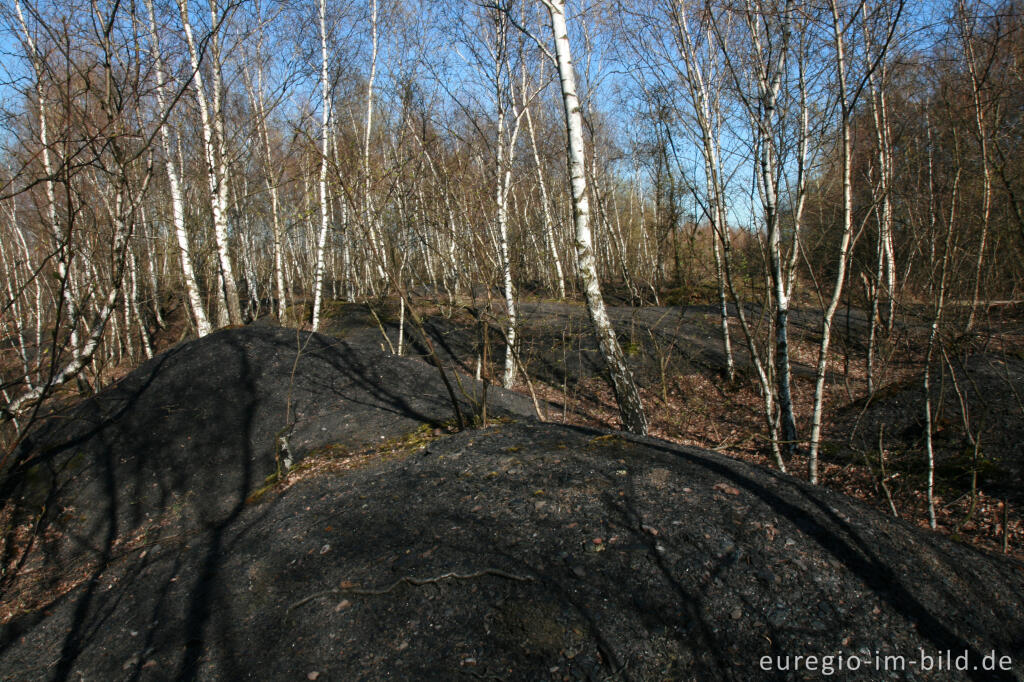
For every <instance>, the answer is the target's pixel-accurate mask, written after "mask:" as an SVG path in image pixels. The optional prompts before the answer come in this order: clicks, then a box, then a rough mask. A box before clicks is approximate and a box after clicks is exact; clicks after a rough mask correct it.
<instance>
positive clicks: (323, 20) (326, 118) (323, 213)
mask: <svg viewBox="0 0 1024 682" xmlns="http://www.w3.org/2000/svg"><path fill="white" fill-rule="evenodd" d="M326 5H327V0H320V1H319V3H318V6H319V8H320V86H321V88H322V91H323V92H322V96H323V118H322V120H321V123H320V236H319V238H318V239H317V244H316V271H315V274H314V277H313V331H317V330H319V329H320V306H321V305H322V302H323V288H324V250H325V247H326V245H327V228H328V221H327V154H328V149H329V147H328V144H329V138H330V122H331V93H330V83H329V82H328V78H327V7H326Z"/></svg>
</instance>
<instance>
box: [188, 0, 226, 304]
mask: <svg viewBox="0 0 1024 682" xmlns="http://www.w3.org/2000/svg"><path fill="white" fill-rule="evenodd" d="M176 2H177V3H178V11H179V13H180V15H181V24H182V30H183V32H184V35H185V41H186V43H187V44H188V51H189V57H190V59H191V63H192V71H193V76H192V78H193V81H194V84H195V92H196V100H197V102H198V104H199V116H200V122H201V127H202V133H203V151H204V158H205V160H206V177H207V185H208V191H209V197H210V208H211V211H212V212H213V233H214V239H215V241H216V244H217V264H218V274H219V280H220V285H221V286H220V291H219V292H218V293H219V296H218V298H219V300H220V302H221V307H220V309H221V310H222V311H223V310H225V309H226V310H227V316H228V323H229V324H241V323H242V312H241V306H240V304H239V301H238V289H237V286H236V284H235V278H234V268H233V267H232V263H231V253H230V250H229V246H228V217H227V204H228V201H227V199H228V194H227V192H228V185H227V154H226V150H225V149H224V110H223V92H222V83H221V76H220V72H221V71H220V64H219V50H218V45H219V38H218V34H219V30H220V28H219V24H218V21H219V20H218V11H217V2H216V0H210V16H211V20H212V26H213V27H214V28H213V30H214V33H213V35H212V36H211V38H210V48H211V55H212V56H213V59H214V64H213V68H212V69H211V71H212V73H213V78H212V80H213V100H212V102H211V101H210V99H209V98H208V97H207V94H206V87H205V86H204V84H203V74H202V70H201V65H200V61H199V49H198V46H197V45H196V40H195V36H194V34H193V31H192V23H191V21H190V19H189V16H188V0H176ZM211 109H212V111H211Z"/></svg>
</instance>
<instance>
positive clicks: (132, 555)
mask: <svg viewBox="0 0 1024 682" xmlns="http://www.w3.org/2000/svg"><path fill="white" fill-rule="evenodd" d="M531 306H536V307H531ZM523 311H524V315H523V330H524V331H523V335H522V341H523V346H522V349H523V350H522V359H523V364H524V365H525V367H526V369H527V372H528V374H529V376H530V377H531V381H532V382H533V384H534V391H535V392H536V393H538V394H539V396H541V397H543V399H544V402H543V403H541V410H542V411H543V412H545V413H546V419H547V423H540V422H539V421H537V420H536V419H535V418H534V416H533V413H534V407H533V403H532V401H531V400H530V399H529V398H528V397H527V394H528V393H529V391H528V390H525V391H522V392H520V393H518V394H517V393H513V392H509V391H504V390H502V389H500V388H497V387H494V386H492V387H491V388H490V389H489V390H488V401H487V402H488V413H489V415H490V416H491V419H490V420H489V422H488V424H487V425H486V426H485V427H481V426H479V425H477V426H476V427H475V428H470V429H467V430H464V431H461V432H457V433H456V432H454V428H453V427H454V424H453V415H454V413H453V410H452V406H451V403H450V402H449V400H448V399H447V393H446V391H445V390H444V388H443V385H442V383H441V381H440V380H439V375H438V373H437V369H436V368H433V367H430V366H429V365H428V364H427V363H425V362H422V361H420V360H418V359H416V358H413V357H406V358H400V357H395V356H394V355H392V354H391V353H390V352H387V351H384V350H381V349H380V346H381V345H382V344H383V345H384V346H385V347H386V346H387V343H385V340H384V338H383V336H382V335H381V333H380V331H379V329H378V328H377V324H376V321H375V320H374V316H373V315H372V314H371V313H370V312H369V310H368V309H367V308H366V307H365V306H356V305H342V304H336V305H333V306H331V317H330V319H329V323H328V324H327V325H326V329H325V330H324V331H325V332H326V333H325V334H323V335H309V334H306V333H299V332H296V331H295V330H292V329H286V328H280V327H277V326H274V325H270V324H260V323H257V324H253V325H249V326H247V327H244V328H239V329H228V330H223V331H220V332H217V333H215V334H212V335H210V336H208V337H206V338H204V339H201V340H198V341H190V342H187V343H182V344H179V345H175V346H173V347H172V348H171V349H170V350H169V351H167V352H165V353H163V354H161V355H159V356H158V357H156V358H154V359H153V360H151V361H149V362H147V363H145V364H143V365H142V366H141V367H140V368H138V369H137V370H135V371H132V372H130V373H127V374H126V375H125V376H124V377H123V378H121V379H120V380H119V381H118V382H116V383H115V384H114V385H113V386H111V387H110V388H108V389H106V390H104V391H102V392H100V393H99V394H97V395H96V396H94V397H93V398H91V399H89V400H86V401H84V402H82V403H80V404H77V405H75V406H70V407H68V408H66V409H63V410H61V411H60V412H59V413H57V414H54V415H53V416H52V417H51V419H50V420H49V421H47V422H46V423H44V424H43V425H42V427H41V428H40V429H38V430H37V431H36V432H35V433H34V434H33V435H32V438H31V439H30V440H29V441H28V442H26V443H25V445H24V446H23V447H22V449H21V450H20V451H19V453H18V460H17V462H16V464H15V466H14V467H13V468H12V469H10V470H8V471H6V472H5V476H4V477H3V481H2V487H0V501H2V504H3V507H2V509H0V521H2V524H3V528H4V536H3V546H2V560H3V563H2V567H3V572H2V575H0V603H2V613H0V623H2V629H0V671H2V674H0V676H2V677H3V678H4V679H12V680H37V679H54V680H67V679H73V680H77V679H97V678H98V679H145V680H149V679H225V678H232V679H244V678H258V679H310V680H316V679H319V680H335V679H337V680H354V679H395V678H398V679H523V680H526V679H530V680H535V679H553V680H577V679H600V680H605V679H607V680H613V679H625V680H654V679H673V680H690V679H692V680H705V679H726V680H754V679H794V680H795V679H818V678H820V677H823V676H830V675H831V674H833V673H834V671H835V670H842V671H843V676H844V679H865V680H868V679H871V680H874V679H879V678H881V677H888V678H893V679H951V680H952V679H977V680H992V679H996V680H998V679H1016V680H1024V618H1022V616H1021V614H1022V613H1024V564H1021V563H1020V562H1019V561H1018V560H1016V559H1014V558H1005V557H1002V556H998V555H996V554H995V553H992V552H987V551H982V550H979V549H978V548H975V547H972V546H970V544H968V543H965V542H953V541H951V540H950V539H948V538H945V537H942V536H941V535H939V534H936V533H931V532H926V531H923V530H922V529H920V528H918V527H916V526H919V525H920V523H907V522H906V521H905V520H904V519H893V518H891V515H890V514H889V513H888V512H886V511H885V507H883V508H882V509H881V510H880V509H872V508H871V506H870V505H864V504H862V503H861V502H859V501H857V500H854V499H852V498H851V497H849V496H846V495H842V494H839V493H838V492H835V491H832V490H829V489H828V488H827V487H824V486H810V485H808V484H806V483H804V482H801V481H800V480H798V478H794V477H791V476H785V475H781V474H779V473H778V472H775V471H772V470H771V469H770V468H769V467H766V466H760V465H759V464H760V463H761V461H758V458H761V459H762V460H763V458H764V455H763V450H764V448H763V444H762V443H761V441H759V439H758V438H757V436H755V435H754V434H755V433H756V432H757V430H758V423H757V420H756V417H751V416H749V415H751V414H753V415H756V400H755V398H756V395H755V394H753V392H752V391H751V390H750V388H749V387H748V385H749V383H750V379H749V376H748V375H746V374H744V375H743V376H744V377H745V378H741V379H740V380H738V381H737V382H735V383H734V384H728V382H726V381H725V380H724V379H722V378H721V377H720V376H719V375H718V374H717V373H716V372H718V371H720V369H721V368H720V366H718V365H716V364H715V363H716V362H717V360H716V357H718V358H720V357H721V356H720V355H718V356H716V353H719V351H718V350H716V337H715V330H716V327H715V321H714V316H713V311H712V310H711V309H703V310H702V309H696V308H694V309H690V308H688V309H685V310H680V309H673V310H662V311H658V310H656V309H644V310H641V311H640V312H635V311H631V310H628V309H625V308H616V309H615V311H614V315H615V318H616V324H617V325H618V326H619V328H620V331H621V332H622V334H623V339H624V341H625V343H627V344H629V345H628V346H627V347H628V348H629V349H630V350H629V355H630V358H631V362H633V363H634V370H635V371H636V373H637V375H638V376H639V377H640V378H641V383H642V385H643V386H644V389H643V390H644V393H645V397H646V398H647V403H648V405H651V406H653V409H652V417H653V424H654V431H655V433H654V435H656V436H669V437H670V438H671V439H673V440H676V441H687V440H689V441H692V442H695V443H696V442H701V443H703V445H704V446H705V447H708V446H713V447H717V448H718V449H719V450H721V451H722V452H714V451H712V450H707V449H698V448H695V447H688V446H685V445H680V444H678V443H674V442H670V440H665V439H662V438H637V437H632V436H628V435H625V434H621V433H618V432H615V431H612V430H609V429H608V428H606V427H614V426H615V425H616V417H615V414H614V411H613V410H612V408H611V404H610V402H609V396H608V395H607V394H606V393H607V391H606V389H604V388H603V381H602V380H601V370H600V365H599V364H597V363H596V362H595V356H594V352H593V346H592V344H591V340H590V339H588V337H587V335H586V333H585V329H586V326H585V324H583V323H584V322H585V316H581V315H582V312H583V311H582V309H581V308H579V307H578V306H573V305H568V304H561V303H554V302H543V301H540V302H536V303H532V304H527V305H524V306H523ZM376 312H377V317H378V318H379V319H380V320H381V322H382V326H383V328H384V331H385V332H386V333H388V335H389V337H390V342H391V343H392V344H394V343H395V342H396V340H397V335H396V334H395V333H394V332H395V331H396V330H395V328H394V326H393V324H394V322H395V321H396V319H395V318H396V317H397V311H395V310H392V309H391V308H389V307H388V306H381V307H379V308H378V309H377V310H376ZM427 312H428V313H429V315H428V318H427V319H428V324H429V326H430V328H431V330H432V335H433V336H434V338H435V339H436V341H437V347H438V351H439V353H441V354H442V355H443V356H444V357H445V359H446V360H448V361H451V360H457V361H458V362H460V363H462V365H463V369H464V374H463V375H462V376H460V377H459V380H458V383H461V386H462V389H463V390H464V392H463V391H460V395H461V396H462V401H461V409H462V410H463V412H464V413H465V414H467V415H472V414H473V413H474V411H476V410H477V409H478V408H479V404H478V401H479V396H480V395H481V391H482V385H481V384H479V383H476V382H474V381H473V380H472V378H471V376H472V374H473V373H474V371H475V367H474V357H475V344H476V339H477V338H478V335H477V332H478V327H477V326H475V325H474V323H473V318H472V317H471V316H469V315H468V313H465V312H464V311H463V312H459V313H456V312H454V311H444V310H443V309H437V310H433V311H430V310H427ZM446 312H451V313H452V314H450V315H446V314H445V313H446ZM673 315H674V316H675V319H673V318H672V316H673ZM797 317H798V318H799V317H800V316H799V315H798V316H797ZM808 324H811V323H810V322H809V323H808ZM644 325H646V326H644ZM631 326H632V328H633V329H635V332H634V333H635V335H634V336H633V337H630V336H629V334H630V329H631ZM567 330H568V331H567ZM651 332H653V333H651ZM495 335H498V332H497V327H493V328H491V330H490V332H489V336H495ZM645 337H646V339H645ZM673 338H674V339H679V341H677V342H676V345H675V346H674V347H673V346H671V342H670V341H669V339H673ZM700 339H703V341H701V340H700ZM684 342H685V343H684ZM648 344H649V345H648ZM498 348H499V346H498V345H497V344H496V345H495V349H498ZM659 348H660V349H662V350H661V351H659V350H658V349H659ZM684 348H685V352H684V350H683V349H684ZM669 349H671V353H670V352H669ZM411 351H412V353H413V354H415V353H417V352H421V351H422V349H421V348H418V347H417V346H416V345H415V344H414V346H413V348H412V349H411ZM658 353H661V355H659V354H658ZM666 356H668V357H669V358H670V362H663V359H664V357H666ZM491 357H497V358H500V357H502V356H501V355H500V350H495V352H493V353H492V354H491ZM658 358H661V359H659V360H657V361H655V359H658ZM663 366H664V367H667V368H668V370H671V371H668V370H666V372H664V374H663V372H662V369H661V368H662V367H663ZM955 366H956V365H955V361H954V367H955ZM1017 368H1019V365H1014V366H1012V367H1011V368H1010V369H1009V370H1008V371H1010V372H1015V371H1018V369H1017ZM493 371H494V368H492V372H493ZM894 371H895V370H894ZM741 372H743V367H742V362H741ZM906 372H907V373H908V374H907V376H913V368H912V367H908V368H907V369H906ZM801 373H802V370H798V371H797V374H798V376H799V375H800V374H801ZM663 376H664V380H663ZM993 376H994V377H995V378H998V376H999V375H998V374H997V373H994V374H993ZM1010 376H1011V378H1012V377H1013V375H1012V374H1011V375H1010ZM995 378H994V379H992V380H993V381H994V380H995ZM976 380H977V379H976ZM890 383H892V382H890ZM912 383H913V382H911V384H910V385H912ZM899 385H900V384H898V383H897V384H896V386H899ZM520 388H522V387H520ZM979 388H981V386H980V385H979ZM907 390H911V389H910V388H909V385H908V388H907ZM992 390H994V388H993V389H992ZM890 392H891V394H892V395H897V396H898V395H899V391H898V390H896V389H891V391H890ZM890 392H886V393H884V395H883V396H882V397H885V396H887V395H889V394H890ZM1001 392H1002V393H1006V392H1007V391H1006V389H1002V390H1001ZM802 397H804V398H806V395H805V394H802ZM909 399H911V398H910V397H908V400H909ZM879 402H880V404H881V402H882V401H879ZM871 407H872V406H869V409H868V410H866V411H865V416H864V417H862V418H861V423H862V424H867V423H869V418H868V416H867V415H869V414H871ZM851 409H856V408H855V407H854V408H851ZM979 411H980V409H975V410H974V411H972V412H971V415H975V417H974V418H978V417H977V416H976V415H978V412H979ZM879 419H880V420H881V419H885V420H886V421H884V422H882V423H886V424H889V423H895V422H894V421H893V419H890V418H888V417H885V416H884V415H882V416H880V417H879ZM716 420H717V421H718V424H717V425H715V426H714V427H712V426H711V424H712V423H713V422H715V421H716ZM563 422H564V423H563ZM970 423H974V422H970ZM861 428H865V430H866V427H861ZM949 428H950V429H952V428H955V422H954V424H953V425H951V426H950V427H949ZM887 429H888V427H887ZM982 432H983V433H984V430H982ZM898 435H900V434H894V441H893V442H895V436H898ZM906 437H907V438H909V437H910V436H909V435H908V436H906ZM282 438H283V439H284V442H286V443H287V446H288V447H287V451H285V452H283V451H282V449H281V443H282ZM701 439H703V440H701ZM840 440H841V439H838V438H835V439H834V441H833V442H839V441H840ZM983 442H984V441H983ZM886 448H887V450H889V449H891V448H892V449H893V451H892V453H893V454H892V455H891V461H892V462H895V461H896V460H897V457H896V455H895V449H894V448H895V446H894V445H886ZM988 448H989V449H990V450H991V449H992V446H988ZM725 453H728V456H727V454H725ZM289 454H290V455H291V456H292V457H294V459H295V460H296V463H295V465H294V466H293V467H292V469H291V470H290V471H288V472H287V473H283V472H282V471H281V469H280V464H281V461H282V459H283V458H284V457H286V456H287V455H289ZM843 456H845V455H843V454H842V451H841V450H840V449H839V448H838V447H837V448H836V450H835V451H829V453H828V458H829V467H828V468H827V470H826V471H827V473H828V480H829V482H830V483H832V484H835V483H834V482H835V481H836V480H842V479H841V476H840V475H839V474H837V473H836V471H835V470H834V469H833V467H835V468H836V469H838V470H840V471H843V470H845V471H846V472H856V467H858V466H860V465H859V464H857V463H856V462H844V461H842V459H841V457H843ZM743 459H750V460H755V461H754V462H748V461H743ZM887 461H890V460H887ZM889 466H893V467H895V464H891V465H889ZM1000 466H1005V465H1004V464H1000ZM791 469H794V470H796V471H797V472H798V473H799V462H796V461H794V462H791ZM891 470H895V469H891ZM845 475H848V476H851V477H853V476H855V473H847V474H845ZM863 475H864V476H867V474H863ZM908 477H909V474H908ZM865 480H868V481H869V480H870V479H865ZM898 480H899V479H895V480H893V481H892V485H891V487H895V485H896V483H897V481H898ZM981 480H983V481H985V484H986V485H988V479H981ZM865 485H867V484H865ZM840 487H841V486H840ZM866 490H868V491H870V488H867V489H866ZM873 502H874V503H875V506H876V507H877V506H879V503H878V500H873ZM897 503H898V506H899V508H900V511H901V516H903V517H905V518H911V519H913V520H914V521H915V522H916V521H917V518H918V515H916V514H915V513H911V509H912V507H911V506H910V502H904V501H903V500H902V498H898V501H897ZM978 518H979V519H980V518H982V516H981V515H980V513H979V515H978ZM979 534H980V533H979ZM1011 542H1013V540H1012V538H1011ZM990 544H991V543H990ZM1015 546H1016V545H1011V549H1012V548H1014V547H1015ZM922 651H923V652H925V654H921V652H922ZM945 652H952V656H953V657H958V656H960V655H961V654H963V655H965V656H966V657H967V659H966V660H967V664H968V667H967V669H965V670H953V671H950V670H938V669H935V667H934V665H933V666H932V668H933V669H932V670H924V668H925V665H923V663H925V661H924V659H922V658H921V656H922V655H928V656H933V654H934V655H939V654H943V655H944V654H945ZM764 656H768V657H770V658H769V659H768V660H769V662H768V664H767V665H766V664H765V659H764V658H763V657H764ZM794 656H802V657H807V656H818V657H819V658H818V659H816V662H815V663H814V664H813V665H811V664H810V663H809V661H808V660H807V659H806V658H804V662H803V664H802V669H800V670H797V671H794V670H792V668H793V667H794V658H793V657H794ZM825 656H831V657H832V658H830V659H828V663H827V664H826V660H825V658H824V657H825ZM887 656H891V657H894V658H888V659H887V658H886V657H887ZM1004 656H1005V657H1007V658H1006V659H1003V658H1002V657H1004ZM899 657H906V658H905V659H902V660H903V664H902V667H900V660H901V659H900V658H899ZM986 657H988V658H986ZM853 658H856V659H857V660H858V661H859V665H858V667H859V668H860V669H859V670H857V671H851V670H850V668H852V665H851V664H850V661H851V660H853ZM929 660H934V658H933V659H929ZM989 661H994V663H993V665H995V666H996V669H995V670H993V669H991V667H990V666H989ZM1004 662H1005V667H1003V663H1004ZM844 664H845V666H846V667H845V668H843V667H840V666H843V665H844ZM798 665H799V664H798ZM825 665H829V666H832V668H833V673H829V672H826V668H825V667H824V666H825ZM879 665H884V666H892V667H889V668H888V669H887V670H885V671H882V670H880V668H879ZM986 666H989V667H986ZM781 668H790V670H789V671H788V672H782V671H780V669H781Z"/></svg>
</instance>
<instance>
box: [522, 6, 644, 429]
mask: <svg viewBox="0 0 1024 682" xmlns="http://www.w3.org/2000/svg"><path fill="white" fill-rule="evenodd" d="M540 1H541V3H542V4H543V5H544V6H545V7H546V8H547V10H548V15H549V18H550V20H551V36H552V40H553V42H554V46H555V53H554V55H555V56H554V60H555V61H556V63H557V64H558V76H559V81H560V83H561V89H562V105H563V108H564V111H565V128H566V134H567V138H568V142H567V145H566V151H567V155H568V165H569V179H570V187H571V196H572V207H573V222H574V223H575V227H576V267H577V270H578V271H579V276H580V280H581V284H582V288H583V294H584V296H585V297H586V302H587V313H588V314H589V316H590V322H591V324H592V325H593V327H594V332H595V334H596V335H597V339H598V346H599V347H600V350H601V356H602V358H603V359H604V362H605V366H606V368H607V370H608V374H609V376H610V378H611V382H612V388H613V390H614V392H615V399H616V401H617V402H618V405H619V414H620V416H621V418H622V425H623V428H624V429H625V430H627V431H631V432H633V433H638V434H641V435H644V434H646V433H647V415H646V414H645V413H644V407H643V403H642V402H641V400H640V392H639V391H638V390H637V387H636V383H635V382H634V380H633V375H632V373H631V372H630V371H629V367H627V366H626V357H625V355H624V354H623V352H622V348H621V347H620V346H619V342H618V339H617V338H616V336H615V330H614V329H613V328H612V324H611V320H610V319H609V318H608V312H607V310H606V309H605V305H604V298H603V297H602V295H601V284H600V281H599V280H598V276H597V266H596V263H595V260H594V245H593V239H592V237H591V231H590V204H589V199H588V197H587V179H586V165H585V164H586V160H585V158H584V150H583V116H582V114H581V111H580V101H579V96H578V95H577V94H576V73H575V70H574V67H573V62H572V53H571V50H570V45H569V29H568V26H567V25H566V17H565V7H566V4H565V2H564V0H540Z"/></svg>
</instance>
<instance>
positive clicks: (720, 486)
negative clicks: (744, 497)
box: [711, 483, 740, 495]
mask: <svg viewBox="0 0 1024 682" xmlns="http://www.w3.org/2000/svg"><path fill="white" fill-rule="evenodd" d="M711 487H712V488H714V489H715V490H717V491H719V492H723V493H725V494H726V495H739V494H740V491H739V490H737V489H736V488H734V487H732V486H731V485H729V484H728V483H716V484H714V485H713V486H711Z"/></svg>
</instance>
